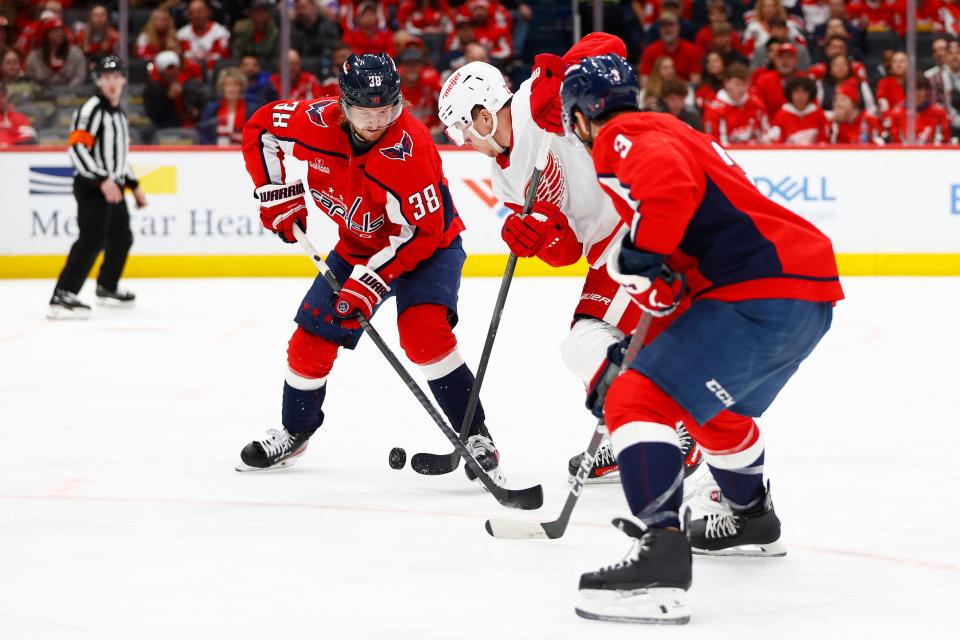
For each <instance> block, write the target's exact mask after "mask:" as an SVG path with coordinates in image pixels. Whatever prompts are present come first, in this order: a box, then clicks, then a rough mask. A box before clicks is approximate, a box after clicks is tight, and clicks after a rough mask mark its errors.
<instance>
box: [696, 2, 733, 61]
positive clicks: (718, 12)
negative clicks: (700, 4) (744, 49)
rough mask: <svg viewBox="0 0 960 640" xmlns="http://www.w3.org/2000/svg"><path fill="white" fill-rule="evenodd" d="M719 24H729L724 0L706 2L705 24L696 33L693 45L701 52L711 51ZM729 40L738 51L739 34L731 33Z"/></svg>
mask: <svg viewBox="0 0 960 640" xmlns="http://www.w3.org/2000/svg"><path fill="white" fill-rule="evenodd" d="M721 24H730V7H728V6H727V3H726V2H724V0H709V1H708V2H707V24H706V25H705V26H703V27H702V28H701V29H700V30H699V31H697V36H696V38H694V40H693V43H694V44H695V45H697V46H698V47H700V50H701V51H712V50H713V46H714V42H713V39H714V32H715V31H716V28H717V27H718V26H720V25H721ZM731 40H732V42H733V47H734V49H737V50H739V49H740V34H739V33H736V32H733V34H732V35H731Z"/></svg>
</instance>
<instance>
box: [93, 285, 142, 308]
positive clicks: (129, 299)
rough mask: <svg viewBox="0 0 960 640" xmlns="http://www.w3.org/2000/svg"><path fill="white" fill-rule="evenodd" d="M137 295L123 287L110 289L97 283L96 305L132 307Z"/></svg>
mask: <svg viewBox="0 0 960 640" xmlns="http://www.w3.org/2000/svg"><path fill="white" fill-rule="evenodd" d="M136 299H137V296H135V295H134V294H132V293H130V292H129V291H126V290H124V289H117V290H116V291H111V290H110V289H107V288H106V287H103V286H101V285H99V284H98V285H97V306H98V307H132V306H133V302H134V300H136Z"/></svg>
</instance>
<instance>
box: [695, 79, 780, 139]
mask: <svg viewBox="0 0 960 640" xmlns="http://www.w3.org/2000/svg"><path fill="white" fill-rule="evenodd" d="M768 128H769V123H768V122H767V112H766V110H765V109H764V108H763V103H762V102H760V99H759V98H757V97H755V96H752V95H750V94H749V93H748V94H746V95H745V96H744V97H743V99H742V100H740V102H734V101H733V98H731V97H730V94H728V93H727V92H726V90H724V89H721V90H720V92H719V93H718V94H717V99H716V100H714V101H713V102H711V103H710V104H709V105H707V107H706V108H705V109H704V110H703V130H704V132H706V133H707V134H708V135H711V136H713V137H714V138H716V139H717V140H719V141H720V144H729V143H735V144H754V143H758V142H766V139H767V129H768Z"/></svg>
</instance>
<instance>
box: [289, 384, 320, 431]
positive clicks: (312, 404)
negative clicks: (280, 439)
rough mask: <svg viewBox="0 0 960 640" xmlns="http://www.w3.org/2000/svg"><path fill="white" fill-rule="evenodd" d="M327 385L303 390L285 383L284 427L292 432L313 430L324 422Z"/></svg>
mask: <svg viewBox="0 0 960 640" xmlns="http://www.w3.org/2000/svg"><path fill="white" fill-rule="evenodd" d="M326 395H327V385H326V384H323V385H322V386H321V387H320V388H319V389H310V390H302V389H295V388H294V387H291V386H290V384H289V383H287V382H284V383H283V418H282V419H283V427H284V428H285V429H286V430H287V431H289V432H290V433H304V432H313V431H316V430H317V429H319V428H320V425H321V424H323V410H322V406H323V399H324V397H325V396H326Z"/></svg>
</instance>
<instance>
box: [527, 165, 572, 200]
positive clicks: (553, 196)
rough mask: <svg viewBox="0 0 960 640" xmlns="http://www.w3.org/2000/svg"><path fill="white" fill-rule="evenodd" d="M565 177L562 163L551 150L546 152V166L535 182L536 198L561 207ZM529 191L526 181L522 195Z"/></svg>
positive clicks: (564, 189) (528, 183)
mask: <svg viewBox="0 0 960 640" xmlns="http://www.w3.org/2000/svg"><path fill="white" fill-rule="evenodd" d="M566 188H567V178H566V176H565V175H564V172H563V165H562V164H560V161H559V160H558V159H557V156H555V155H554V154H553V152H552V151H551V152H549V153H548V154H547V166H545V167H544V168H543V173H542V174H540V182H539V184H537V197H536V199H537V200H546V201H547V202H550V203H551V204H554V205H556V206H558V207H563V196H564V194H565V193H566ZM528 191H530V182H527V185H526V187H525V188H524V190H523V193H524V196H526V194H527V192H528Z"/></svg>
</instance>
